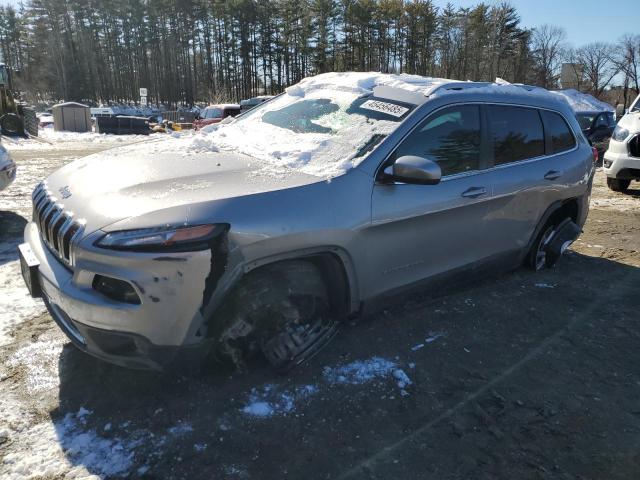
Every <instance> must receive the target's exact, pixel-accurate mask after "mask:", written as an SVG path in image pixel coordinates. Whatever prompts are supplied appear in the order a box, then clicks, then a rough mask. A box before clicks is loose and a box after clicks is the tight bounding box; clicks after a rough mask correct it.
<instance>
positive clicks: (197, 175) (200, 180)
mask: <svg viewBox="0 0 640 480" xmlns="http://www.w3.org/2000/svg"><path fill="white" fill-rule="evenodd" d="M154 143H158V142H153V141H151V142H143V143H142V144H137V145H135V146H130V147H121V148H116V149H112V150H107V151H104V152H101V153H98V154H94V155H90V156H88V157H84V158H82V159H79V160H76V161H74V162H72V163H69V164H68V165H66V166H64V167H62V168H61V169H59V170H58V171H56V172H55V173H53V174H52V175H51V176H50V177H49V178H48V179H47V180H46V182H47V187H48V189H49V190H50V191H51V192H52V194H53V195H54V196H55V197H57V198H58V202H59V203H62V204H63V205H64V210H66V211H71V212H73V213H74V216H75V217H76V218H80V219H84V220H85V221H86V228H85V232H86V233H91V232H93V231H95V230H97V229H100V228H103V227H106V226H108V225H110V224H112V223H114V222H118V221H120V220H123V219H126V218H130V217H138V216H141V215H145V214H148V213H151V212H157V211H160V210H165V209H169V208H175V207H183V206H184V211H187V210H188V207H189V206H191V205H193V204H201V203H206V202H211V201H216V200H222V199H229V198H233V197H240V196H246V195H255V194H259V193H264V192H270V191H274V190H281V189H286V188H292V187H297V186H302V185H306V184H310V183H316V182H319V181H321V180H322V179H320V178H318V177H315V176H312V175H308V174H302V173H297V172H294V171H291V172H290V173H287V174H285V175H277V176H276V175H273V174H271V175H268V174H266V173H265V172H263V171H262V168H263V164H262V163H261V162H259V161H258V160H255V159H253V158H251V157H248V156H245V155H240V154H235V153H227V152H202V153H197V152H193V151H191V152H189V151H179V150H178V149H176V150H175V151H170V150H169V151H168V150H166V149H161V150H160V151H154V148H153V144H154ZM176 145H179V143H176ZM178 209H179V208H178ZM180 218H182V219H183V220H184V218H185V216H184V215H181V217H180Z"/></svg>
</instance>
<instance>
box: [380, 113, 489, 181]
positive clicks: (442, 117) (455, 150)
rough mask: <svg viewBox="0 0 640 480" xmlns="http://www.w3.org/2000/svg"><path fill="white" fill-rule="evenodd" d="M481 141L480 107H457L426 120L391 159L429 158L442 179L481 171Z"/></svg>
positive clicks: (435, 114)
mask: <svg viewBox="0 0 640 480" xmlns="http://www.w3.org/2000/svg"><path fill="white" fill-rule="evenodd" d="M480 138H481V136H480V107H479V106H478V105H455V106H452V107H448V108H444V109H442V110H439V111H438V112H436V113H434V114H432V115H430V116H429V117H427V119H426V120H425V121H424V122H423V123H422V124H421V125H419V126H418V128H416V129H415V130H414V131H413V132H412V133H411V134H409V136H408V137H407V138H406V139H405V140H404V141H403V142H402V143H401V144H400V145H399V146H398V148H397V149H396V151H395V153H394V155H393V157H392V158H393V159H396V158H399V157H402V156H405V155H416V156H418V157H423V158H428V159H429V160H433V161H434V162H437V163H438V164H439V165H440V168H441V170H442V176H443V177H445V176H447V175H455V174H457V173H463V172H468V171H471V170H478V169H479V168H480Z"/></svg>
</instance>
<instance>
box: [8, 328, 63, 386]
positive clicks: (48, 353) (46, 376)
mask: <svg viewBox="0 0 640 480" xmlns="http://www.w3.org/2000/svg"><path fill="white" fill-rule="evenodd" d="M64 343H65V339H64V337H62V335H60V334H59V335H56V336H52V335H46V336H43V337H42V338H41V339H40V340H38V341H37V342H33V343H31V344H29V345H27V346H25V347H22V348H21V349H19V350H18V351H16V352H15V353H14V354H13V355H11V356H10V357H9V359H8V361H7V365H8V366H9V367H12V368H17V367H23V368H25V369H26V371H27V376H26V380H25V382H26V387H27V391H28V392H29V393H36V392H41V391H44V390H51V389H53V388H57V387H58V385H59V375H58V359H59V357H60V353H61V352H62V345H63V344H64Z"/></svg>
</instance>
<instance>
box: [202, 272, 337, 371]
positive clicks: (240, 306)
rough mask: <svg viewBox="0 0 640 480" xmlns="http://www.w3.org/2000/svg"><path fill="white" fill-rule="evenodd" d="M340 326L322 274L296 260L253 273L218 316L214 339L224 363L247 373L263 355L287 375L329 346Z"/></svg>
mask: <svg viewBox="0 0 640 480" xmlns="http://www.w3.org/2000/svg"><path fill="white" fill-rule="evenodd" d="M337 325H338V323H337V321H336V320H335V319H334V318H333V315H332V312H331V308H330V302H329V296H328V290H327V287H326V285H325V283H324V280H323V278H322V275H321V274H320V271H319V270H318V268H317V267H316V266H315V265H314V264H313V263H311V262H307V261H299V260H292V261H286V262H281V263H278V264H275V265H273V266H267V267H263V268H262V269H260V270H257V271H255V272H251V273H249V274H248V275H247V276H246V277H245V278H244V279H243V280H242V281H241V283H240V284H239V285H238V286H237V287H236V288H235V289H234V290H233V291H232V292H231V293H230V294H229V296H228V297H227V299H225V301H224V304H223V306H222V307H221V308H220V309H219V310H218V312H216V313H215V314H214V315H213V318H212V319H211V321H210V332H211V333H210V335H211V337H212V340H213V345H214V352H213V353H214V356H215V357H216V358H218V359H223V358H227V359H231V360H232V361H233V362H234V364H235V365H236V367H238V368H244V367H245V366H246V363H247V361H248V360H249V359H250V358H251V357H252V356H254V355H255V354H256V353H259V352H261V353H262V354H263V355H264V356H265V357H266V358H267V360H268V361H269V362H270V363H271V364H272V365H273V366H275V367H277V368H278V369H285V370H286V369H289V368H291V367H294V366H295V365H298V364H300V363H302V362H304V361H305V360H307V359H309V358H310V357H311V356H312V355H314V354H315V353H316V352H317V351H318V350H319V349H320V348H322V347H323V346H324V345H326V343H328V341H329V340H330V339H331V338H332V337H333V335H334V334H335V332H336V331H337Z"/></svg>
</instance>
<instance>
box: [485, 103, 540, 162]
mask: <svg viewBox="0 0 640 480" xmlns="http://www.w3.org/2000/svg"><path fill="white" fill-rule="evenodd" d="M489 133H490V136H491V139H492V141H493V154H494V164H495V165H502V164H504V163H511V162H517V161H520V160H526V159H529V158H535V157H540V156H542V155H544V130H543V128H542V121H541V120H540V115H539V114H538V110H536V109H534V108H526V107H512V106H503V105H490V106H489Z"/></svg>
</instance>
